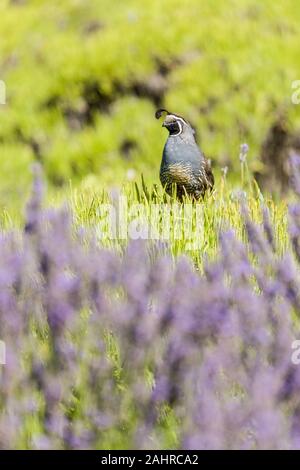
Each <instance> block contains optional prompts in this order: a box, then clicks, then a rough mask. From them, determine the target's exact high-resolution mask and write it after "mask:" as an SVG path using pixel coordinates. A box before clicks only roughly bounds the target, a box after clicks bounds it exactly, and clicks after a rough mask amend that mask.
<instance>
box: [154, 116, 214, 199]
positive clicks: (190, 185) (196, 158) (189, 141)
mask: <svg viewBox="0 0 300 470" xmlns="http://www.w3.org/2000/svg"><path fill="white" fill-rule="evenodd" d="M164 113H166V116H165V120H164V123H163V127H166V128H167V129H168V131H169V137H168V139H167V141H166V144H165V146H164V150H163V156H162V161H161V166H160V180H161V183H162V185H163V187H164V188H165V190H166V192H167V193H168V194H172V192H173V190H174V188H173V187H174V185H175V186H176V195H177V197H178V199H179V200H182V199H183V196H184V195H185V194H187V195H189V196H191V197H193V198H195V199H199V198H200V197H203V196H204V194H205V192H206V191H207V190H208V189H212V188H213V185H214V177H213V174H212V171H211V168H210V165H209V163H208V161H207V160H206V158H205V156H204V154H203V153H202V152H201V150H200V149H199V147H198V145H197V143H196V141H195V133H194V130H193V128H192V127H191V125H190V124H189V123H188V122H187V121H186V120H185V119H183V118H182V117H181V116H178V115H176V114H173V113H169V112H168V111H167V110H164V109H159V110H158V111H157V112H156V114H155V117H156V118H157V119H159V118H160V117H161V116H162V114H164Z"/></svg>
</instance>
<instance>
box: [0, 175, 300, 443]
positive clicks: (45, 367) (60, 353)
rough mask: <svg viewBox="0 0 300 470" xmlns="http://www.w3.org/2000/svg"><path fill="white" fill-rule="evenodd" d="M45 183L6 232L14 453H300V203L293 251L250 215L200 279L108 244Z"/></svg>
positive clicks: (3, 396) (5, 431) (2, 325)
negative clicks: (50, 200) (54, 205)
mask: <svg viewBox="0 0 300 470" xmlns="http://www.w3.org/2000/svg"><path fill="white" fill-rule="evenodd" d="M295 185H296V189H297V187H298V191H299V185H298V183H297V180H295ZM297 185H298V186H297ZM42 189H43V188H42V184H41V179H40V177H38V176H37V177H36V179H35V186H34V191H33V195H32V198H31V200H30V202H29V204H28V206H27V214H26V224H25V227H24V230H23V231H22V233H20V232H19V231H14V232H11V233H8V232H3V233H1V235H0V259H1V264H0V331H1V337H0V339H1V340H2V341H5V343H6V364H5V365H3V366H0V367H1V369H0V374H1V375H0V377H1V389H0V407H1V415H0V447H1V448H12V449H14V448H34V449H36V448H42V449H43V448H50V449H51V448H62V449H82V448H87V449H95V448H110V449H113V448H120V447H123V448H146V449H150V448H164V447H173V448H175V447H177V448H184V449H192V448H195V449H223V448H225V449H248V448H249V449H265V448H271V449H279V448H280V449H287V448H300V365H296V364H293V362H292V360H291V357H292V353H293V350H292V343H293V341H294V340H296V339H300V331H299V326H298V325H299V313H300V277H299V264H298V263H299V261H300V244H299V241H300V202H296V203H295V204H294V205H293V206H292V207H291V208H290V241H291V248H290V250H288V251H287V252H286V253H285V254H284V255H283V256H279V255H278V254H277V253H276V241H275V235H274V233H273V232H274V231H273V228H272V224H271V222H270V220H269V215H268V211H267V209H263V221H264V222H263V226H262V227H258V226H257V225H255V224H254V223H253V222H252V221H251V218H250V216H249V214H248V213H247V209H246V208H244V209H243V210H244V218H245V230H246V232H247V236H248V242H249V243H246V244H245V243H242V242H241V241H239V240H238V239H237V237H236V236H235V234H234V232H233V231H227V232H224V233H221V235H220V253H219V256H218V258H217V260H216V261H214V262H212V261H211V262H207V263H206V265H205V269H204V273H203V274H202V275H200V274H199V272H197V271H196V270H195V269H194V267H193V266H192V263H191V262H190V261H189V260H188V259H187V258H184V257H182V258H180V259H178V260H176V262H175V263H174V261H173V260H172V259H171V257H168V256H167V255H165V256H163V255H157V256H153V250H151V256H150V255H149V250H148V247H147V245H146V244H144V243H139V242H137V241H136V242H132V243H130V244H129V245H128V248H127V249H126V251H125V252H124V253H123V254H122V255H120V254H118V253H117V252H113V251H112V250H105V249H103V248H101V247H100V246H99V245H98V244H97V243H96V241H95V240H94V238H93V236H92V235H91V234H90V233H85V232H84V230H77V231H76V230H75V229H74V225H73V224H72V219H71V215H70V213H68V211H67V210H66V209H62V210H59V211H58V210H50V211H49V210H47V211H45V210H43V209H42V207H41V204H42ZM74 232H76V233H74Z"/></svg>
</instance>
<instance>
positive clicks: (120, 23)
mask: <svg viewBox="0 0 300 470" xmlns="http://www.w3.org/2000/svg"><path fill="white" fill-rule="evenodd" d="M299 25H300V3H299V2H298V1H297V0H278V1H274V0H264V1H263V2H258V1H253V0H226V1H224V0H214V1H212V0H164V1H162V0H142V1H141V0H63V1H61V0H60V1H58V0H52V1H46V0H10V1H9V0H0V79H1V80H3V81H4V82H5V84H6V93H7V97H6V100H7V102H6V105H1V106H0V153H1V156H0V204H1V205H2V206H3V205H4V206H9V205H10V204H12V203H13V201H14V200H23V199H24V194H25V193H26V191H28V186H29V182H30V179H31V162H33V161H36V160H38V161H41V162H42V164H43V166H44V168H45V172H46V175H47V179H48V183H49V187H50V188H52V190H53V191H63V190H64V188H66V187H67V186H68V185H69V184H70V181H71V182H72V185H74V186H76V187H79V189H80V188H82V189H84V188H95V189H100V190H102V189H104V188H107V187H111V186H118V185H122V184H123V183H124V182H126V181H128V180H132V179H133V180H134V179H138V178H139V175H140V173H141V172H142V173H143V174H144V176H145V179H146V181H148V182H150V183H152V182H158V181H159V180H158V171H159V165H160V159H161V152H162V147H163V145H164V142H165V139H166V131H165V130H164V129H162V128H161V126H160V123H159V122H157V121H156V120H155V119H154V112H155V109H156V108H157V107H159V106H165V107H167V108H168V109H170V110H171V111H173V112H176V113H178V114H182V115H184V116H185V117H186V118H187V119H188V120H190V122H191V123H192V124H193V126H195V128H196V130H197V137H198V141H199V143H200V144H201V146H202V149H203V150H204V152H205V153H206V154H207V156H208V157H209V158H211V159H212V163H213V167H214V170H215V173H216V174H217V175H218V173H220V169H221V167H223V166H225V165H226V166H228V167H229V177H230V178H232V179H233V180H234V179H235V178H236V179H237V178H238V175H239V173H238V171H239V158H238V155H239V145H240V144H241V143H242V142H248V144H249V145H250V153H249V163H250V168H251V170H253V171H254V172H257V171H260V170H261V167H262V163H261V160H260V155H261V147H262V144H263V142H264V140H265V139H266V136H267V134H268V131H269V129H270V127H271V126H272V125H273V123H274V122H275V121H276V119H277V116H278V114H281V113H283V114H284V115H285V117H286V119H287V123H288V124H287V125H288V128H289V129H291V132H293V131H295V130H297V129H298V127H300V105H299V106H295V105H293V104H292V102H291V95H292V88H291V84H292V82H293V81H294V80H297V79H300V47H299V46H300V30H299Z"/></svg>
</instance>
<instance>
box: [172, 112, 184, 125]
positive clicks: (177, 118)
mask: <svg viewBox="0 0 300 470" xmlns="http://www.w3.org/2000/svg"><path fill="white" fill-rule="evenodd" d="M169 116H172V117H173V118H174V119H175V120H176V121H181V122H182V123H183V124H186V122H185V120H184V119H182V118H181V117H179V116H176V115H175V114H169Z"/></svg>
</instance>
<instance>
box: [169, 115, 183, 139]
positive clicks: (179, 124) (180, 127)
mask: <svg viewBox="0 0 300 470" xmlns="http://www.w3.org/2000/svg"><path fill="white" fill-rule="evenodd" d="M179 119H180V118H179ZM180 121H182V119H180ZM177 122H178V126H179V132H177V134H172V135H173V136H176V135H180V134H181V132H182V130H183V127H182V124H181V122H179V120H178V121H177Z"/></svg>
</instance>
